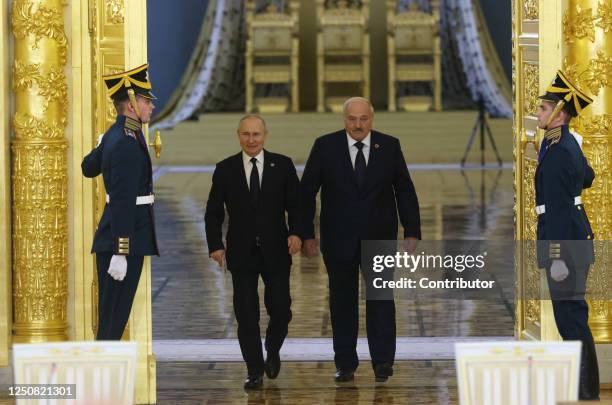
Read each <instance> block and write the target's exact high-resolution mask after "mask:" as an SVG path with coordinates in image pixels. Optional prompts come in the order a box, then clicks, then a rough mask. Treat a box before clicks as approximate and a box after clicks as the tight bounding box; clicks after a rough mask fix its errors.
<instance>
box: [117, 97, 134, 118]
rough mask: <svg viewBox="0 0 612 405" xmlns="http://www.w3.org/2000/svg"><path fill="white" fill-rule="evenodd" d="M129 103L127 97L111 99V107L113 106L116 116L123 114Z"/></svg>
mask: <svg viewBox="0 0 612 405" xmlns="http://www.w3.org/2000/svg"><path fill="white" fill-rule="evenodd" d="M129 101H130V99H129V97H127V96H125V97H120V98H115V99H113V105H114V106H115V110H116V111H117V114H123V113H124V112H125V110H126V109H127V103H128V102H129Z"/></svg>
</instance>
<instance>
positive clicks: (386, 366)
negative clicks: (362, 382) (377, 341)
mask: <svg viewBox="0 0 612 405" xmlns="http://www.w3.org/2000/svg"><path fill="white" fill-rule="evenodd" d="M392 375H393V366H392V365H391V364H390V363H380V364H377V365H375V366H374V380H375V381H376V382H385V381H387V380H388V379H389V377H391V376H392Z"/></svg>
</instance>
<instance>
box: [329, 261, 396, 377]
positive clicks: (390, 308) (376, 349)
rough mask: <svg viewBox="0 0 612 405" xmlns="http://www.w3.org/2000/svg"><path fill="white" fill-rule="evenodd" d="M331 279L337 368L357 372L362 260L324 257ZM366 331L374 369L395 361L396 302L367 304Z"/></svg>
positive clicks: (330, 302) (330, 297)
mask: <svg viewBox="0 0 612 405" xmlns="http://www.w3.org/2000/svg"><path fill="white" fill-rule="evenodd" d="M324 261H325V266H326V268H327V276H328V278H329V311H330V314H331V324H332V332H333V341H334V354H335V355H334V361H335V363H336V368H342V369H356V368H357V366H358V365H359V359H358V358H357V336H358V334H359V274H360V273H359V266H360V263H359V258H358V257H357V258H355V259H354V260H348V261H339V260H328V259H326V258H325V257H324ZM366 331H367V335H368V347H369V349H370V356H371V358H372V365H373V366H375V365H376V364H380V363H390V364H393V361H394V360H395V302H394V301H393V299H388V300H366Z"/></svg>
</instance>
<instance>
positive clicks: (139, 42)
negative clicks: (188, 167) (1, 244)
mask: <svg viewBox="0 0 612 405" xmlns="http://www.w3.org/2000/svg"><path fill="white" fill-rule="evenodd" d="M72 19H73V22H75V23H74V24H72V29H73V31H72V34H73V35H72V41H73V49H74V50H75V52H74V53H75V59H74V61H73V78H74V81H73V88H72V91H73V93H72V96H73V99H74V108H73V117H74V120H73V128H74V131H73V134H75V136H74V137H73V154H72V178H73V179H74V181H73V191H74V192H73V193H72V198H73V199H72V204H71V208H72V216H73V218H74V221H73V228H72V232H73V235H74V238H73V239H74V241H73V252H74V254H73V255H72V258H73V260H74V263H75V265H74V270H75V272H74V279H73V291H74V300H73V302H74V308H75V311H74V314H75V316H74V336H75V339H76V340H93V339H94V336H95V330H96V328H97V285H96V284H97V283H96V276H95V275H96V267H95V257H94V255H92V254H91V253H90V248H91V244H92V240H93V235H94V232H95V229H96V226H97V223H98V219H99V218H100V216H101V214H102V209H103V207H104V204H105V190H104V186H103V183H102V179H101V177H100V176H98V178H97V179H95V180H94V181H93V182H92V181H91V180H90V179H86V178H84V177H83V176H82V174H81V168H80V164H81V160H82V158H83V156H85V155H86V154H87V153H89V151H90V150H91V148H92V147H93V146H95V144H96V142H97V138H98V135H99V134H101V133H104V132H105V131H106V130H107V129H108V128H109V127H110V125H112V123H114V121H115V110H114V107H113V104H112V102H111V101H110V98H108V96H107V93H106V87H105V85H104V81H103V80H102V75H105V74H109V73H116V72H119V71H124V70H127V69H130V68H133V67H136V66H139V65H141V64H143V63H145V62H146V60H147V27H146V0H79V1H75V2H73V6H72ZM77 22H78V23H77ZM77 50H78V53H77ZM150 263H151V262H150V260H149V259H145V265H144V268H143V272H142V275H141V278H140V283H139V286H138V290H137V292H136V297H135V300H134V305H133V307H132V313H131V316H130V320H129V322H128V327H127V331H126V333H125V334H124V339H129V340H131V341H136V342H138V366H137V370H136V392H135V403H138V404H145V403H146V404H149V403H155V402H156V369H155V356H154V354H153V337H152V326H151V321H152V313H151V264H150Z"/></svg>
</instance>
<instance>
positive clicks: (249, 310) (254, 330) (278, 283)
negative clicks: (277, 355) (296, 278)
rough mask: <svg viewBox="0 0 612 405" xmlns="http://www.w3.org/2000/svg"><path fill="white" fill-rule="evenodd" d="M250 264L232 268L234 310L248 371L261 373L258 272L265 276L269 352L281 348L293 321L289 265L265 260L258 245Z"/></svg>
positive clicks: (266, 342) (262, 359)
mask: <svg viewBox="0 0 612 405" xmlns="http://www.w3.org/2000/svg"><path fill="white" fill-rule="evenodd" d="M251 256H252V260H251V263H252V264H251V265H250V266H249V267H248V268H240V269H232V284H233V286H234V314H235V315H236V321H237V323H238V341H239V342H240V350H241V351H242V358H243V359H244V361H245V362H246V364H247V370H248V373H249V375H262V374H263V371H264V358H263V351H262V347H261V334H260V330H259V294H258V292H257V284H258V281H259V276H260V275H261V278H262V279H263V282H264V286H265V290H264V303H265V306H266V311H267V313H268V316H269V317H270V321H269V322H268V329H267V330H266V340H265V347H266V352H268V353H271V352H279V351H280V349H281V346H282V345H283V341H284V340H285V337H287V332H288V329H289V322H290V321H291V295H290V288H289V275H290V269H289V267H284V268H275V269H271V268H269V267H267V266H266V265H265V263H264V257H263V255H262V253H261V250H260V249H259V248H253V252H252V255H251Z"/></svg>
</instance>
